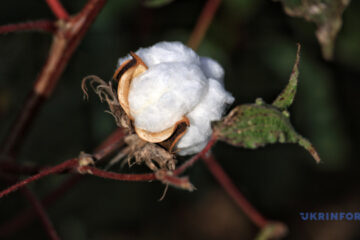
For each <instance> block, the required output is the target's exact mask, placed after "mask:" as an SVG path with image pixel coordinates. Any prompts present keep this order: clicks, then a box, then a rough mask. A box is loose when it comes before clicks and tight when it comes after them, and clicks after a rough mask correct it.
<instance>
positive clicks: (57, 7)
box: [46, 0, 69, 20]
mask: <svg viewBox="0 0 360 240" xmlns="http://www.w3.org/2000/svg"><path fill="white" fill-rule="evenodd" d="M46 3H47V5H48V6H49V8H50V9H51V11H52V12H53V13H54V15H55V16H56V17H57V18H58V19H63V20H66V19H68V18H69V14H68V12H67V11H66V10H65V8H64V7H63V6H62V4H61V3H60V2H59V0H46Z"/></svg>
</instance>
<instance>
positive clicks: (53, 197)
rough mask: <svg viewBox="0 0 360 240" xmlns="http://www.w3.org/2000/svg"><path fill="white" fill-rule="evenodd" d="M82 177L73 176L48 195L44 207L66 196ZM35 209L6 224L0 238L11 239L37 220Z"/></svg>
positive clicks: (24, 212)
mask: <svg viewBox="0 0 360 240" xmlns="http://www.w3.org/2000/svg"><path fill="white" fill-rule="evenodd" d="M81 176H82V175H75V176H71V177H70V178H69V179H68V180H66V181H65V182H64V183H62V184H61V185H60V186H59V187H58V188H56V189H55V190H54V191H52V192H51V193H50V194H48V195H47V196H46V197H45V198H44V199H43V200H42V201H41V203H42V204H43V205H44V207H48V206H50V205H52V204H53V203H55V202H56V201H57V200H58V199H59V198H60V197H61V196H63V195H64V194H65V192H67V191H68V190H69V189H70V188H71V187H72V186H74V184H76V183H77V182H78V181H79V180H80V179H81ZM34 213H35V210H34V208H28V209H26V210H24V211H22V212H21V213H19V214H18V215H15V216H14V217H13V218H12V219H10V220H9V221H7V222H6V223H4V224H3V225H2V226H1V227H0V238H5V237H9V236H10V235H11V234H12V233H14V232H16V231H18V230H19V229H21V228H23V227H24V226H26V225H27V224H28V223H29V222H31V221H32V220H33V219H34V218H35V216H36V215H35V214H34Z"/></svg>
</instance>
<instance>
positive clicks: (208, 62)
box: [200, 57, 224, 83]
mask: <svg viewBox="0 0 360 240" xmlns="http://www.w3.org/2000/svg"><path fill="white" fill-rule="evenodd" d="M200 66H201V69H202V70H203V72H204V74H205V76H206V77H207V78H213V79H216V80H218V81H219V82H221V83H223V82H224V69H223V68H222V67H221V66H220V64H219V63H218V62H217V61H215V60H213V59H211V58H208V57H200Z"/></svg>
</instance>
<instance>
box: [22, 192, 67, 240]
mask: <svg viewBox="0 0 360 240" xmlns="http://www.w3.org/2000/svg"><path fill="white" fill-rule="evenodd" d="M22 192H23V193H24V195H25V197H26V198H27V199H28V200H29V202H30V203H31V204H32V206H33V207H34V209H35V212H36V213H37V215H38V216H39V218H40V220H41V222H42V224H43V225H44V228H45V229H46V232H47V233H48V235H49V238H50V239H52V240H60V237H59V235H58V234H57V232H56V230H55V228H54V226H53V224H52V223H51V221H50V219H49V217H48V215H47V213H46V211H45V209H44V207H43V206H42V203H41V202H40V201H39V199H38V198H37V197H36V195H35V194H33V193H32V192H31V191H30V190H29V189H28V188H23V189H22Z"/></svg>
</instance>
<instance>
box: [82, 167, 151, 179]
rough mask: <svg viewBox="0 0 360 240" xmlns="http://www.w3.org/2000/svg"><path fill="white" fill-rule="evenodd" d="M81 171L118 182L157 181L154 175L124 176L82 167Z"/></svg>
mask: <svg viewBox="0 0 360 240" xmlns="http://www.w3.org/2000/svg"><path fill="white" fill-rule="evenodd" d="M79 171H81V172H83V171H85V172H87V173H88V174H90V175H94V176H97V177H102V178H107V179H113V180H118V181H151V180H156V178H155V174H154V173H145V174H122V173H115V172H108V171H104V170H101V169H98V168H96V167H92V166H85V167H80V168H79Z"/></svg>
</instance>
